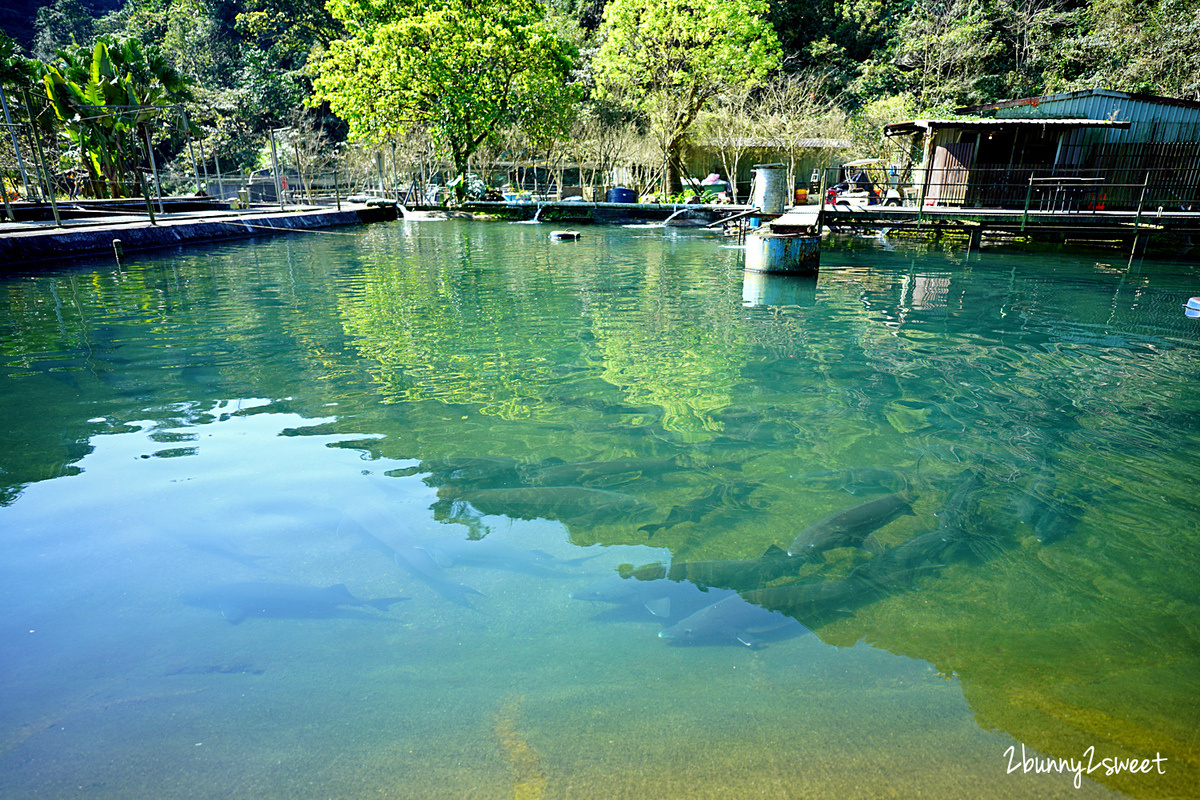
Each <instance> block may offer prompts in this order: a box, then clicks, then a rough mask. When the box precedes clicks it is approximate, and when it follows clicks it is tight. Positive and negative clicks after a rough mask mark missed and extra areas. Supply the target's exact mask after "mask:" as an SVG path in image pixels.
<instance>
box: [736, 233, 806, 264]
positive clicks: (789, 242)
mask: <svg viewBox="0 0 1200 800" xmlns="http://www.w3.org/2000/svg"><path fill="white" fill-rule="evenodd" d="M820 266H821V237H820V236H817V235H815V234H799V233H771V232H770V231H751V232H750V233H748V234H746V269H747V270H749V271H751V272H765V273H767V274H771V275H816V274H817V271H818V270H819V269H820Z"/></svg>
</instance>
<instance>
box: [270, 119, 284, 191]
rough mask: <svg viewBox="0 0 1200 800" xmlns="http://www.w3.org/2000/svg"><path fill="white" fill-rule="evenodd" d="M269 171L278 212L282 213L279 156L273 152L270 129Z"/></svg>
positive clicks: (273, 132)
mask: <svg viewBox="0 0 1200 800" xmlns="http://www.w3.org/2000/svg"><path fill="white" fill-rule="evenodd" d="M271 171H272V172H273V173H275V199H276V200H278V201H279V210H280V211H283V187H282V185H281V184H280V181H279V155H278V154H277V153H276V152H275V129H274V128H271Z"/></svg>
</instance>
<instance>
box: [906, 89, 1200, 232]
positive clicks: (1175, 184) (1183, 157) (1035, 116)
mask: <svg viewBox="0 0 1200 800" xmlns="http://www.w3.org/2000/svg"><path fill="white" fill-rule="evenodd" d="M955 111H956V113H958V114H961V115H963V116H962V117H960V118H958V119H946V120H913V121H910V122H900V123H893V124H891V125H887V126H886V127H885V129H884V132H885V134H886V135H887V136H889V137H893V136H904V135H911V136H913V137H914V139H913V145H914V148H913V152H914V156H915V157H914V159H913V160H914V162H915V161H917V160H918V158H919V163H920V166H916V165H915V164H914V169H913V183H914V185H919V186H921V192H920V197H921V202H924V203H925V204H926V205H950V206H966V207H995V208H1013V207H1020V205H1021V204H1022V203H1024V204H1026V206H1027V205H1028V204H1029V203H1030V202H1033V203H1034V206H1035V207H1040V208H1043V209H1047V208H1059V207H1061V208H1063V209H1064V210H1072V211H1079V210H1094V211H1102V210H1106V209H1107V210H1131V209H1134V208H1139V207H1143V206H1144V207H1149V208H1156V207H1163V208H1164V209H1168V210H1193V209H1198V208H1200V103H1197V102H1194V101H1190V100H1178V99H1174V98H1168V97H1158V96H1155V95H1139V94H1130V93H1129V92H1117V91H1112V90H1109V89H1087V90H1083V91H1077V92H1066V93H1062V94H1055V95H1046V96H1043V97H1027V98H1023V99H1019V100H1004V101H1001V102H997V103H988V104H983V105H977V106H968V107H965V108H959V109H955ZM918 148H919V149H918ZM918 152H919V153H920V155H919V156H916V154H917V153H918Z"/></svg>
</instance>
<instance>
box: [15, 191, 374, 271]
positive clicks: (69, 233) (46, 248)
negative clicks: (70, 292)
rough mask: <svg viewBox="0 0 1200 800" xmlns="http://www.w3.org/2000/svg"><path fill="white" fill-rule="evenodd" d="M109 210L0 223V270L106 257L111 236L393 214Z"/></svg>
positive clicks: (326, 223)
mask: <svg viewBox="0 0 1200 800" xmlns="http://www.w3.org/2000/svg"><path fill="white" fill-rule="evenodd" d="M155 216H156V222H157V224H153V225H152V224H151V223H150V219H149V216H148V215H145V214H124V213H119V214H112V215H108V216H105V217H103V218H94V217H93V218H83V219H80V218H75V219H70V220H64V224H63V227H61V228H60V227H55V225H54V222H53V221H49V222H46V221H36V222H5V223H2V224H0V268H3V267H7V266H10V265H17V264H30V263H36V262H44V261H59V260H62V259H69V258H76V257H78V256H82V255H111V254H112V253H113V240H120V244H121V248H122V250H123V251H124V252H126V253H128V252H132V251H136V250H146V249H150V248H154V247H169V246H173V245H181V244H193V243H196V244H198V243H204V242H210V241H219V240H224V239H238V238H248V237H252V236H270V235H274V234H277V233H287V232H289V231H298V230H314V229H319V228H329V227H333V226H341V225H357V224H361V223H366V222H383V221H386V220H393V219H396V218H397V209H396V206H395V205H359V204H350V203H343V204H342V210H341V211H337V210H336V209H333V208H327V207H313V206H308V207H304V209H303V210H297V211H279V210H277V209H276V210H273V211H272V210H265V209H248V210H241V211H211V210H210V211H189V212H181V213H168V214H160V215H155Z"/></svg>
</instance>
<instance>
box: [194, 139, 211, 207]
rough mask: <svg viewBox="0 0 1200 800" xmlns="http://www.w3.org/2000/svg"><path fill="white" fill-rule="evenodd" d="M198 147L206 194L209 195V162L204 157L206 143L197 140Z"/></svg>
mask: <svg viewBox="0 0 1200 800" xmlns="http://www.w3.org/2000/svg"><path fill="white" fill-rule="evenodd" d="M196 146H197V147H199V148H200V169H202V170H204V192H205V193H206V194H208V193H209V191H208V184H209V183H210V181H209V179H208V160H207V159H205V157H204V142H203V141H200V140H197V141H196Z"/></svg>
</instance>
